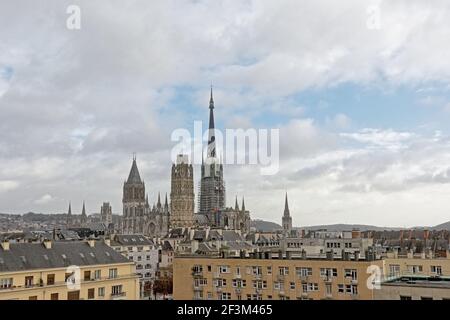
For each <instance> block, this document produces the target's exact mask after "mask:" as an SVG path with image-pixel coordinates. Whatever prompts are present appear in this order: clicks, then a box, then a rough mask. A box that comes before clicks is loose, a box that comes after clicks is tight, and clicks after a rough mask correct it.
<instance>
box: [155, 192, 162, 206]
mask: <svg viewBox="0 0 450 320" xmlns="http://www.w3.org/2000/svg"><path fill="white" fill-rule="evenodd" d="M156 206H157V207H158V208H161V193H160V192H158V203H157V204H156Z"/></svg>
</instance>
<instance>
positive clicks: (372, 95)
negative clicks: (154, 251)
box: [0, 0, 450, 227]
mask: <svg viewBox="0 0 450 320" xmlns="http://www.w3.org/2000/svg"><path fill="white" fill-rule="evenodd" d="M70 5H77V6H78V7H79V8H80V13H81V15H80V28H79V29H70V28H68V27H67V20H68V19H69V18H70V17H71V13H67V8H68V7H69V6H70ZM449 21H450V2H448V1H446V0H442V1H440V0H430V1H420V0H404V1H403V0H390V1H381V0H379V1H377V0H371V1H364V0H346V1H332V0H329V1H324V0H315V1H297V0H280V1H271V0H254V1H252V0H244V1H225V0H223V1H222V0H217V1H201V0H196V1H194V0H192V1H187V0H185V1H183V0H176V1H175V0H164V1H163V0H161V1H158V0H155V1H144V0H140V1H132V0H131V1H126V2H125V1H119V0H110V1H106V0H96V1H75V0H71V1H65V0H61V1H57V2H55V1H50V0H42V1H39V2H38V1H33V0H29V1H25V0H17V1H1V2H0V114H1V118H0V137H1V138H0V212H4V213H18V214H19V213H25V212H28V211H33V212H43V213H62V212H66V211H67V207H68V203H69V201H71V202H72V210H73V212H74V213H80V212H81V207H82V202H83V201H86V207H87V211H88V212H89V213H95V212H99V210H100V206H101V204H102V202H103V201H109V202H111V204H112V207H113V212H114V213H121V211H122V205H121V199H122V194H121V193H122V186H123V182H124V180H125V179H126V178H127V176H128V173H129V170H130V167H131V162H132V155H133V153H134V152H135V153H136V154H137V161H138V166H139V169H140V173H141V177H142V178H143V179H144V180H145V183H146V189H147V192H148V193H149V198H150V201H155V200H156V198H157V194H158V191H161V193H162V194H163V195H164V194H165V193H166V192H168V193H170V170H171V150H172V149H173V147H174V145H175V142H173V141H171V133H172V132H173V131H174V130H175V129H177V128H186V129H188V130H193V123H194V121H196V120H202V121H204V123H205V125H206V121H207V120H208V103H209V90H210V84H211V83H212V84H213V86H214V100H215V107H216V108H215V116H216V124H217V127H218V128H219V129H225V128H266V129H271V128H277V129H279V130H280V152H279V160H280V168H279V171H278V173H277V174H275V175H261V174H260V170H259V169H260V168H259V167H258V166H257V165H227V166H226V167H225V173H224V175H225V180H226V186H227V204H228V205H229V206H231V205H234V199H235V197H236V196H238V198H239V201H241V199H242V197H243V196H245V205H246V208H247V209H248V210H250V212H251V217H252V218H254V219H255V218H258V219H265V220H269V221H274V222H278V223H281V216H282V213H283V209H284V196H285V192H287V193H288V197H289V205H290V211H291V215H292V217H293V224H294V225H295V226H299V227H300V226H307V225H317V224H333V223H360V224H373V225H377V226H404V227H408V226H417V225H426V226H432V225H436V224H439V223H443V222H446V221H448V220H450V128H449V124H450V58H449V57H450V41H448V39H449V35H450V23H449ZM198 181H199V170H198V167H196V171H195V184H196V185H197V184H198Z"/></svg>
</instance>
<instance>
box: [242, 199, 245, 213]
mask: <svg viewBox="0 0 450 320" xmlns="http://www.w3.org/2000/svg"><path fill="white" fill-rule="evenodd" d="M242 211H243V212H245V203H244V197H242Z"/></svg>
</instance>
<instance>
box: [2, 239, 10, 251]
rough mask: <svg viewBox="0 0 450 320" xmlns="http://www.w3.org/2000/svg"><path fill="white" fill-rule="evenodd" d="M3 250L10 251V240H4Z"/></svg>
mask: <svg viewBox="0 0 450 320" xmlns="http://www.w3.org/2000/svg"><path fill="white" fill-rule="evenodd" d="M2 248H3V250H4V251H9V241H8V240H6V239H5V240H2Z"/></svg>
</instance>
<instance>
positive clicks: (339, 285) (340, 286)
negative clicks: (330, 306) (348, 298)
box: [338, 284, 344, 293]
mask: <svg viewBox="0 0 450 320" xmlns="http://www.w3.org/2000/svg"><path fill="white" fill-rule="evenodd" d="M338 292H339V293H344V285H343V284H338Z"/></svg>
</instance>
